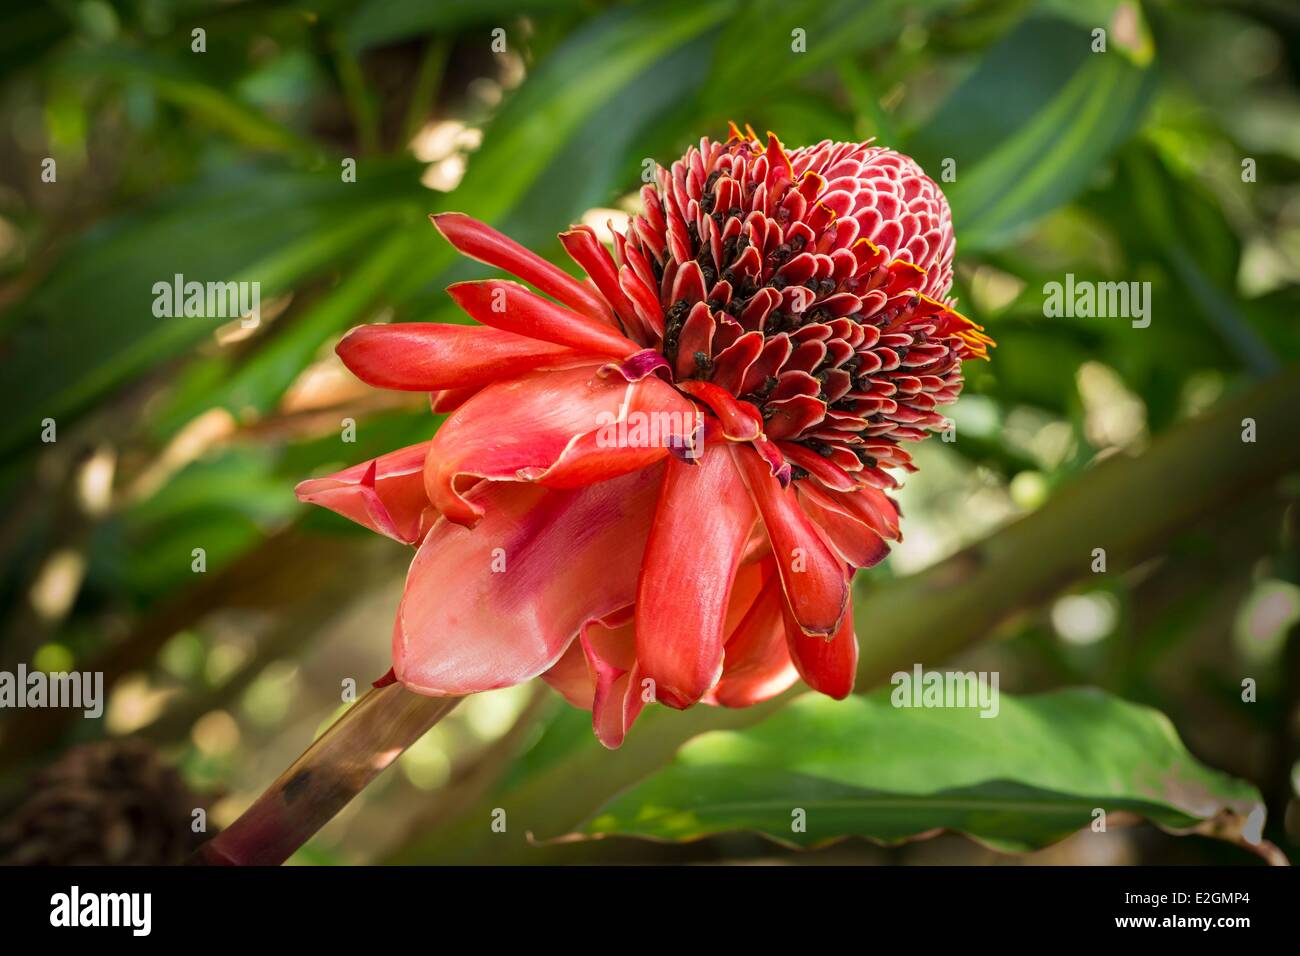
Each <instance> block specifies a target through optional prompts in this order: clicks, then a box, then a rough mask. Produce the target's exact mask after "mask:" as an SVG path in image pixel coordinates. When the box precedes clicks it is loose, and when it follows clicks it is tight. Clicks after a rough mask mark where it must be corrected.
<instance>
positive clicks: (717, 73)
mask: <svg viewBox="0 0 1300 956" xmlns="http://www.w3.org/2000/svg"><path fill="white" fill-rule="evenodd" d="M955 6H957V4H956V3H955V2H954V0H882V2H875V3H863V2H861V0H754V2H752V3H750V4H747V5H746V9H745V11H744V14H743V15H742V16H738V17H735V18H733V19H732V20H731V22H730V23H729V24H728V26H727V29H726V30H725V31H724V32H723V35H722V37H721V39H720V40H719V42H718V57H717V60H716V62H715V64H714V69H713V73H712V76H711V78H710V80H709V83H708V86H707V87H706V90H705V93H704V96H703V100H702V101H703V104H704V106H705V107H706V108H708V107H709V106H710V105H714V104H717V103H730V104H744V103H755V104H759V103H762V102H763V101H764V100H765V99H766V96H767V94H769V93H771V92H774V91H777V90H782V89H785V88H787V87H788V86H789V85H790V83H791V82H793V81H794V80H796V79H797V78H799V77H800V76H803V75H804V74H806V73H808V72H809V71H811V70H813V69H815V68H817V67H820V66H823V65H828V64H831V63H834V62H835V60H836V59H838V58H840V57H843V56H846V55H847V54H850V53H852V52H853V51H855V50H862V49H865V48H867V47H870V46H873V45H876V44H880V43H883V42H885V41H887V40H892V39H894V38H896V37H897V36H898V33H899V31H900V30H901V29H902V27H903V26H904V25H905V24H906V23H908V22H916V21H917V20H920V19H923V18H924V17H926V16H929V15H930V14H932V13H934V12H937V11H940V10H944V9H947V8H951V7H955ZM796 30H798V31H802V32H801V33H795V31H796ZM800 41H802V44H803V49H799V48H798V44H799V42H800ZM760 64H761V66H760ZM737 119H738V121H739V120H740V119H743V117H738V118H737ZM759 132H760V133H761V132H762V130H759ZM796 145H798V144H796Z"/></svg>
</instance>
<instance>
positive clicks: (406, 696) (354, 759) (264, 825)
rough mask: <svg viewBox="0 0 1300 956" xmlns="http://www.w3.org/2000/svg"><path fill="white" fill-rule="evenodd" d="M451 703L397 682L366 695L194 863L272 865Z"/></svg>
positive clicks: (456, 699)
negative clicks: (412, 690)
mask: <svg viewBox="0 0 1300 956" xmlns="http://www.w3.org/2000/svg"><path fill="white" fill-rule="evenodd" d="M458 703H460V698H459V697H423V696H421V695H419V694H412V693H411V692H410V691H407V690H405V689H403V688H402V685H401V684H389V685H388V686H386V687H380V688H377V689H375V690H372V691H370V693H368V694H366V696H365V697H363V698H361V700H360V701H358V702H357V704H356V706H354V707H352V708H351V709H350V710H348V712H347V713H345V714H344V715H343V716H342V717H340V718H339V719H338V720H336V721H335V722H334V723H333V724H332V725H331V726H330V728H329V730H327V731H325V733H323V734H321V735H320V737H318V738H317V739H316V741H315V742H314V743H313V744H312V745H311V746H310V747H308V748H307V750H306V752H304V753H303V755H302V756H301V757H299V758H298V759H297V760H295V761H294V762H293V765H292V766H290V767H289V769H288V770H286V771H285V772H284V773H282V774H280V776H279V778H278V779H277V780H276V781H275V783H273V784H271V786H270V787H268V788H267V789H266V792H265V793H263V794H262V795H261V796H260V797H258V798H257V800H256V802H254V804H253V805H252V806H251V807H249V808H248V809H247V810H246V811H244V813H243V814H242V815H241V816H240V817H239V819H238V820H236V821H235V822H234V823H232V824H231V825H230V826H228V827H227V828H226V829H224V830H222V831H221V832H220V833H218V834H217V835H216V836H215V837H213V838H212V839H211V840H209V841H208V842H207V843H205V844H204V845H203V846H201V847H200V848H199V850H198V852H197V853H196V854H195V857H194V861H193V862H195V863H197V864H206V865H216V866H278V865H279V864H281V863H283V862H284V861H285V860H287V859H288V858H289V856H290V855H291V854H292V853H293V852H294V851H295V850H297V849H298V848H299V847H300V846H302V845H303V844H304V843H306V842H307V840H309V839H310V838H311V837H312V835H313V834H315V833H316V831H317V830H319V829H320V828H321V827H323V826H324V825H325V824H326V823H328V822H329V821H330V820H331V819H333V818H334V815H335V814H336V813H338V812H339V811H340V810H342V809H343V808H344V807H345V806H347V804H348V802H349V801H350V800H351V799H352V798H353V797H355V796H356V795H357V794H358V793H360V792H361V791H362V790H364V789H365V788H366V786H367V785H368V784H369V783H370V781H371V780H374V779H375V777H377V776H379V774H381V773H382V772H383V771H384V769H385V768H387V767H388V765H389V764H391V763H392V762H393V761H394V760H396V759H397V758H398V757H399V756H401V754H402V751H404V750H405V749H406V748H407V747H409V746H411V744H413V743H415V742H416V741H417V740H419V739H420V738H421V737H422V736H424V733H425V731H427V730H428V729H429V728H430V727H432V726H433V725H434V724H436V723H437V722H438V721H440V720H441V719H442V718H443V717H445V716H446V715H447V714H448V713H450V712H451V710H452V708H454V707H455V706H456V705H457V704H458Z"/></svg>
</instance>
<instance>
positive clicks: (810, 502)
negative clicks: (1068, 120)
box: [298, 126, 992, 747]
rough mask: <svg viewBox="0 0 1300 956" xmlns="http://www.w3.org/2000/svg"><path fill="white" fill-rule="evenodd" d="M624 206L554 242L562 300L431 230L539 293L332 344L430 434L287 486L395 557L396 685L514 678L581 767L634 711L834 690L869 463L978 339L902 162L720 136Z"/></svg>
mask: <svg viewBox="0 0 1300 956" xmlns="http://www.w3.org/2000/svg"><path fill="white" fill-rule="evenodd" d="M641 195H642V198H643V200H644V204H645V211H644V212H643V213H642V214H641V215H639V216H636V217H635V218H634V219H632V221H631V223H630V224H629V226H628V228H627V230H626V232H625V233H623V234H621V235H615V243H614V250H613V254H612V255H611V253H610V251H609V250H607V249H606V248H605V246H603V245H602V244H601V243H600V242H599V241H598V240H597V238H596V235H595V233H594V232H593V231H592V230H591V229H590V228H586V227H575V228H573V229H572V230H571V231H569V232H566V233H563V234H562V235H561V236H560V239H561V241H562V243H563V245H564V248H565V250H566V251H567V252H568V254H569V255H570V256H571V257H572V258H573V260H574V261H575V262H576V263H577V264H578V265H579V266H580V267H581V268H582V269H583V270H584V271H585V272H586V274H587V276H588V280H589V281H587V282H580V281H578V280H576V279H574V278H572V277H571V276H570V275H569V274H568V273H566V272H565V271H563V270H561V269H560V268H558V267H556V266H555V265H552V264H551V263H549V262H547V261H546V260H544V259H542V258H541V257H539V256H537V255H535V254H534V253H532V252H530V251H528V250H527V249H525V248H523V247H521V246H520V245H518V244H517V243H515V242H513V241H512V240H510V239H508V238H507V237H505V236H503V235H501V234H500V233H498V232H496V231H495V230H493V229H491V228H489V227H488V226H486V225H484V224H483V223H480V222H477V221H475V220H473V219H470V218H469V217H467V216H464V215H461V214H459V213H446V214H443V215H438V216H434V217H433V221H434V223H435V225H436V226H437V227H438V229H439V230H440V231H441V232H442V234H443V235H444V236H445V237H446V238H447V240H448V241H449V242H451V244H452V245H453V246H455V247H456V248H457V249H458V250H460V251H461V252H462V253H464V254H465V255H467V256H470V257H472V258H474V259H477V260H479V261H480V262H483V263H486V264H488V265H491V266H495V267H498V268H500V269H503V270H505V271H507V272H509V273H512V274H513V275H515V276H517V277H518V278H519V279H521V280H523V281H524V282H526V283H528V284H529V285H531V286H532V287H534V288H535V289H537V290H538V291H540V292H541V293H542V295H538V294H537V293H535V292H533V291H530V290H529V289H528V288H526V287H525V286H523V285H520V284H517V283H513V282H506V281H499V280H495V279H491V280H484V281H479V282H464V283H459V284H457V285H453V286H452V287H451V288H450V289H448V292H449V293H450V295H451V297H452V298H453V299H454V300H455V301H456V303H457V304H458V305H459V306H460V307H461V308H462V309H463V310H464V311H465V312H467V313H468V314H469V315H470V316H471V317H472V318H474V319H476V320H478V322H479V323H481V324H480V325H474V326H465V325H440V324H432V323H412V324H394V325H376V326H361V327H359V328H356V329H353V330H352V331H351V332H349V333H348V334H347V335H346V336H345V337H344V338H343V340H342V341H341V342H340V343H339V345H338V354H339V355H340V356H341V357H342V359H343V361H344V363H345V364H346V365H347V366H348V368H349V369H351V370H352V371H353V372H354V373H355V374H356V375H357V376H358V377H359V378H361V379H362V380H363V381H365V382H367V383H369V384H371V385H374V386H377V387H380V388H390V389H409V390H418V391H427V392H430V393H431V394H432V403H433V409H434V410H435V411H438V412H449V413H450V414H449V415H448V417H447V419H446V421H444V422H443V424H442V427H441V428H440V429H439V430H438V431H437V433H436V435H435V437H434V438H433V439H432V440H431V441H428V442H425V443H423V444H420V445H415V446H412V447H410V448H405V449H402V450H400V451H396V452H392V453H390V454H387V455H384V456H381V457H380V458H378V459H376V460H374V461H371V462H369V463H367V464H364V465H358V466H356V467H354V468H350V469H348V470H346V471H343V472H340V473H339V474H336V475H334V476H332V477H329V478H321V479H315V480H311V481H306V482H304V483H303V484H301V485H300V486H299V488H298V495H299V497H301V498H302V499H303V500H305V501H311V502H314V503H316V504H320V505H323V506H325V507H327V508H331V509H333V510H335V511H337V512H339V513H340V514H343V515H345V516H346V517H348V518H351V519H352V520H354V521H357V522H359V523H361V524H363V525H366V526H367V527H369V528H372V529H373V530H375V531H378V532H381V533H382V534H386V535H388V536H389V537H391V538H394V539H396V540H398V541H402V542H405V543H407V544H410V545H414V546H417V547H418V551H417V552H416V555H415V559H414V561H413V562H412V564H411V568H410V572H409V574H408V576H407V582H406V589H405V592H404V595H403V598H402V601H401V605H400V608H399V610H398V614H397V621H396V624H395V627H394V631H393V661H394V666H393V676H394V677H395V679H396V680H398V681H401V682H402V683H403V684H404V685H405V686H406V687H407V688H409V689H410V690H412V691H415V692H417V693H420V694H428V695H435V696H438V695H462V694H470V693H474V692H476V691H483V690H490V689H492V688H497V687H507V686H511V685H514V684H518V683H520V682H522V681H526V680H528V679H530V678H533V677H537V676H541V677H542V678H543V679H544V680H546V681H547V682H548V683H550V684H551V685H552V686H553V687H555V688H556V689H557V690H558V691H559V692H560V693H562V694H563V695H564V696H565V697H566V698H567V699H568V700H569V701H570V702H572V703H574V704H576V705H578V706H581V707H585V708H590V709H591V710H592V712H593V725H594V728H595V732H596V735H597V737H599V739H600V740H601V742H602V743H604V744H605V745H606V746H609V747H617V746H618V745H619V744H620V743H621V742H622V740H623V736H624V734H625V732H626V731H627V729H628V727H629V726H630V725H631V724H632V722H633V721H634V720H635V719H636V717H637V715H638V714H639V713H640V711H641V709H642V707H643V705H644V704H645V703H646V702H647V700H648V699H649V700H657V701H658V702H660V703H663V704H667V705H668V706H670V707H675V708H686V707H689V706H691V705H692V704H694V703H696V702H698V701H704V702H706V703H710V704H719V705H723V706H729V707H743V706H748V705H751V704H754V703H757V702H759V701H762V700H766V699H767V698H769V697H772V696H774V695H776V694H778V693H781V692H782V691H784V690H786V689H787V688H788V687H790V686H791V685H792V684H793V683H794V682H795V681H796V680H797V679H798V678H800V677H802V678H803V680H804V681H805V682H806V683H807V684H808V685H809V686H810V687H812V688H813V689H815V690H818V691H820V692H822V693H824V694H828V695H830V696H832V697H835V698H843V697H844V696H846V695H847V694H848V693H849V692H850V691H851V690H852V687H853V680H854V674H855V670H856V664H857V653H858V649H857V639H856V637H855V635H854V632H853V613H852V608H851V606H850V587H849V585H850V579H851V577H852V574H853V572H854V570H855V569H857V568H863V567H870V566H872V565H874V564H876V563H877V562H878V561H880V560H881V559H882V558H883V557H884V556H885V555H886V553H887V552H888V550H889V546H888V544H887V542H888V541H890V540H899V539H900V535H899V512H898V507H897V505H896V504H895V502H894V501H893V500H892V499H891V498H890V497H889V495H888V491H889V490H890V489H892V488H894V487H896V486H897V482H896V480H895V479H894V478H893V477H892V476H891V475H890V474H889V472H888V471H887V469H891V468H894V469H903V470H905V471H906V470H913V466H912V465H911V462H910V458H909V456H908V454H907V452H906V451H904V450H903V448H902V443H903V442H907V441H915V440H918V439H921V438H923V437H925V436H926V434H927V433H928V432H929V431H931V430H934V429H937V428H941V427H943V424H944V420H943V418H942V417H941V416H940V414H939V413H938V412H937V411H936V409H938V407H939V406H942V405H946V404H948V403H950V402H952V401H953V400H954V399H956V397H957V395H958V393H959V392H960V390H961V386H962V377H961V363H962V361H963V360H964V359H967V358H971V357H986V349H987V347H988V346H989V345H990V344H992V343H991V340H990V339H988V338H987V337H986V336H984V335H983V334H982V332H981V330H980V327H979V326H976V325H974V324H973V323H972V322H970V321H969V320H968V319H966V318H965V317H963V316H962V315H960V314H959V313H958V312H956V311H955V310H954V309H953V307H952V305H951V304H950V303H949V302H948V300H946V299H945V295H946V293H947V291H948V288H949V286H950V285H951V281H952V256H953V242H954V241H953V232H952V220H951V215H950V213H949V209H948V204H947V201H946V200H945V199H944V197H943V194H942V193H941V192H940V190H939V187H938V186H937V185H935V183H934V182H932V181H931V180H930V179H929V178H927V177H926V176H925V174H924V173H922V172H921V170H920V168H919V167H917V165H916V164H915V163H914V162H913V161H912V160H911V159H909V158H908V157H907V156H904V155H902V154H900V153H896V152H894V151H892V150H889V149H885V148H882V147H878V146H872V145H869V144H855V143H831V142H822V143H819V144H817V145H816V146H811V147H807V148H803V149H796V150H793V151H786V150H785V149H784V148H783V147H782V145H781V143H780V142H779V141H778V140H777V138H776V137H775V136H773V135H772V134H768V139H767V142H766V144H763V143H762V142H760V141H759V140H758V138H757V137H755V136H754V135H753V133H752V131H751V132H750V133H749V134H748V135H745V134H742V133H741V132H740V131H739V130H737V129H736V128H735V127H734V126H733V127H732V129H731V136H730V138H729V139H728V140H727V141H726V142H725V143H717V142H711V141H709V140H708V139H705V140H702V141H701V143H700V146H699V148H698V149H695V148H692V149H691V150H690V151H689V152H688V153H687V154H686V155H685V156H684V157H682V159H680V160H678V161H677V162H675V163H674V164H673V166H672V168H671V170H665V169H663V168H659V169H658V176H657V182H656V183H655V184H654V185H647V186H645V187H644V188H643V189H642V191H641ZM647 421H649V422H650V423H651V424H652V425H653V424H654V423H660V425H661V427H659V428H658V429H656V428H654V427H651V428H650V429H649V430H648V432H647V430H646V428H644V427H643V426H644V425H645V423H646V422H647ZM647 434H648V435H650V436H651V438H650V440H647V437H646V436H647Z"/></svg>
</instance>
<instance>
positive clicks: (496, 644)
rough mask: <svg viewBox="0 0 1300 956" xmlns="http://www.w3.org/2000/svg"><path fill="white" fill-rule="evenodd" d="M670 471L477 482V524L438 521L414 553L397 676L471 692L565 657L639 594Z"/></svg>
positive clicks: (444, 690)
mask: <svg viewBox="0 0 1300 956" xmlns="http://www.w3.org/2000/svg"><path fill="white" fill-rule="evenodd" d="M662 475H663V469H662V467H655V468H649V469H645V470H643V471H641V472H638V473H635V474H631V475H625V476H623V477H620V478H614V479H611V480H610V481H605V482H601V483H600V484H596V485H592V486H590V487H588V488H580V489H575V490H571V491H557V490H552V489H546V488H542V487H540V486H537V485H532V484H524V483H515V482H485V483H483V484H482V485H480V486H479V487H477V488H475V489H474V491H472V492H471V493H470V496H469V497H470V499H471V501H472V502H473V503H474V504H476V505H478V506H479V507H480V508H481V509H482V510H483V512H484V514H485V517H484V519H483V520H482V521H481V522H480V523H479V525H478V527H476V528H475V529H474V530H473V531H470V530H468V529H466V528H464V527H461V526H460V525H457V524H454V523H453V522H450V521H446V520H441V521H439V522H437V523H436V524H435V525H434V527H433V528H432V530H430V532H429V533H428V535H427V536H426V537H425V539H424V543H423V544H422V545H421V546H420V550H419V551H418V552H417V554H416V556H415V560H414V561H413V562H412V564H411V568H410V571H409V572H408V574H407V579H406V590H405V592H404V593H403V595H402V603H401V608H400V610H399V612H398V614H399V621H400V627H399V630H398V632H397V633H396V634H395V635H394V639H393V666H394V670H395V672H396V674H397V678H398V680H400V681H402V683H404V684H405V685H406V686H407V687H408V688H410V689H411V690H413V691H416V692H418V693H422V694H431V695H435V696H440V695H444V694H471V693H475V692H477V691H483V690H491V689H493V688H496V687H510V686H513V685H515V684H518V683H520V682H521V681H525V680H528V679H529V678H532V677H536V676H537V675H539V674H541V673H542V672H543V671H546V670H548V669H549V668H551V667H552V666H553V665H555V663H556V662H557V661H558V660H559V659H560V656H561V655H562V654H563V653H564V652H565V650H566V649H567V648H568V647H569V644H570V643H571V642H572V641H573V639H574V636H575V635H576V634H577V633H578V632H579V631H580V630H581V629H582V628H583V626H584V625H586V624H587V623H588V622H590V621H594V620H600V619H602V618H606V617H607V616H609V615H611V614H613V613H615V612H616V611H618V610H619V609H621V608H625V607H626V606H628V605H629V604H631V603H632V602H633V600H634V598H635V595H636V590H637V576H638V573H639V571H640V567H641V559H642V556H643V554H644V551H645V543H646V538H647V535H648V534H649V530H650V524H651V521H652V519H653V516H654V509H655V503H656V500H657V498H658V491H659V486H660V484H661V483H662Z"/></svg>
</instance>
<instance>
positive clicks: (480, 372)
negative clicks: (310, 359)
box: [335, 322, 600, 392]
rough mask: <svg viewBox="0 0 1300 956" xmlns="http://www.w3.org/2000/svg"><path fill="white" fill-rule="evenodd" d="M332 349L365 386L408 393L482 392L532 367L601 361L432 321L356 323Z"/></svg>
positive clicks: (534, 341) (567, 350)
mask: <svg viewBox="0 0 1300 956" xmlns="http://www.w3.org/2000/svg"><path fill="white" fill-rule="evenodd" d="M335 351H336V352H338V355H339V358H341V359H342V360H343V364H344V365H346V366H347V367H348V368H349V369H350V370H351V371H352V374H353V375H355V376H356V377H357V378H359V379H361V381H363V382H365V383H366V384H367V385H373V386H375V387H376V388H391V389H401V390H406V391H413V392H434V391H441V390H442V389H461V388H470V387H479V388H481V387H482V386H484V385H488V384H490V383H491V382H495V381H499V380H501V379H504V378H515V377H516V376H519V375H522V374H523V373H525V372H531V371H533V370H534V369H540V368H564V367H566V366H571V365H577V364H582V363H584V362H585V363H587V364H590V363H591V362H593V361H596V360H598V359H599V358H600V356H599V355H585V356H584V355H583V354H582V353H580V352H575V351H574V350H573V349H571V348H567V347H566V346H563V345H554V344H552V343H550V342H540V341H538V340H537V339H530V338H526V337H525V336H522V335H515V334H514V333H513V332H502V331H500V330H499V329H491V328H486V327H483V326H473V325H440V324H437V323H434V322H403V323H397V324H393V325H361V326H358V327H357V328H355V329H353V330H352V331H350V332H349V333H348V334H347V335H345V336H343V338H342V339H341V340H340V341H339V344H338V345H337V346H336V348H335Z"/></svg>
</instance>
